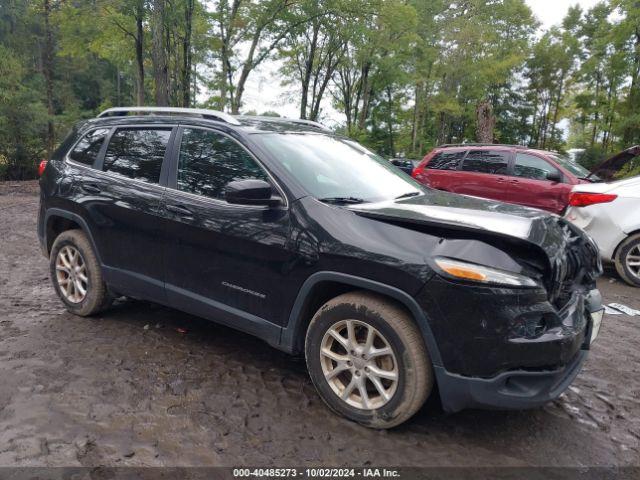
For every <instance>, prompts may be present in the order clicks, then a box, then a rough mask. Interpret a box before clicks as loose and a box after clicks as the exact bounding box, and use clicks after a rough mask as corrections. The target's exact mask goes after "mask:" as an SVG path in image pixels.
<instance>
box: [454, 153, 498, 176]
mask: <svg viewBox="0 0 640 480" xmlns="http://www.w3.org/2000/svg"><path fill="white" fill-rule="evenodd" d="M508 168H509V152H502V151H499V150H470V151H469V153H468V154H467V156H466V157H465V159H464V162H463V163H462V170H464V171H467V172H479V173H490V174H494V175H506V173H507V170H508Z"/></svg>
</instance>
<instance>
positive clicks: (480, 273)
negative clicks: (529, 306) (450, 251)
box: [434, 257, 538, 287]
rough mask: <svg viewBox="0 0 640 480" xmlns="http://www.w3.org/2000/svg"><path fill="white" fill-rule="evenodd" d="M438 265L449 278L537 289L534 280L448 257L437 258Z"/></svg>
mask: <svg viewBox="0 0 640 480" xmlns="http://www.w3.org/2000/svg"><path fill="white" fill-rule="evenodd" d="M434 260H435V262H436V265H438V267H440V268H441V269H442V272H443V273H445V274H446V275H447V276H449V277H453V278H456V279H459V280H470V281H472V282H480V283H490V284H497V285H507V286H512V287H537V286H538V284H537V283H536V282H535V280H533V279H532V278H529V277H526V276H524V275H519V274H517V273H511V272H505V271H503V270H498V269H495V268H491V267H485V266H484V265H477V264H475V263H468V262H463V261H460V260H454V259H452V258H446V257H436V258H435V259H434Z"/></svg>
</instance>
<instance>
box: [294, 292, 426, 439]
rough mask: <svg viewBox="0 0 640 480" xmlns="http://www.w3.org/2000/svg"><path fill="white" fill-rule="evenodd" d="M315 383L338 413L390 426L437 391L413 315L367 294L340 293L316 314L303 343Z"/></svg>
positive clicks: (414, 410)
mask: <svg viewBox="0 0 640 480" xmlns="http://www.w3.org/2000/svg"><path fill="white" fill-rule="evenodd" d="M305 354H306V359H307V367H308V369H309V374H310V376H311V380H312V381H313V384H314V385H315V387H316V389H317V390H318V393H319V394H320V396H321V397H322V399H323V400H324V401H325V403H327V405H328V406H329V407H330V408H331V409H332V410H334V411H335V412H337V413H339V414H341V415H343V416H345V417H347V418H349V419H351V420H354V421H356V422H358V423H361V424H363V425H366V426H369V427H374V428H390V427H394V426H396V425H399V424H400V423H402V422H404V421H405V420H407V419H409V418H410V417H411V416H412V415H413V414H414V413H415V412H416V411H418V409H419V408H420V407H421V406H422V405H423V404H424V402H425V400H426V399H427V397H428V396H429V394H430V393H431V390H432V387H433V373H432V368H431V363H430V361H429V357H428V354H427V351H426V348H425V345H424V342H423V340H422V336H421V335H420V332H419V330H418V328H417V327H416V325H415V324H414V323H413V321H412V319H411V318H410V317H409V315H408V314H407V313H406V312H405V311H404V310H403V309H402V308H401V307H399V306H398V305H396V304H395V303H393V302H392V301H388V300H386V299H385V298H384V297H381V296H378V295H375V294H372V293H369V292H353V293H347V294H344V295H340V296H339V297H336V298H334V299H332V300H330V301H329V302H327V303H326V304H325V305H323V306H322V308H320V310H318V312H317V313H316V314H315V316H314V317H313V319H312V321H311V324H310V325H309V329H308V331H307V338H306V343H305Z"/></svg>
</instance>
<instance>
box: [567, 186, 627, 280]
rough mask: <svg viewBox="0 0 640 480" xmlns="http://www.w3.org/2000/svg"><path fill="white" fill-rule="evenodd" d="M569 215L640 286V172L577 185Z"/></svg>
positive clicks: (607, 256)
mask: <svg viewBox="0 0 640 480" xmlns="http://www.w3.org/2000/svg"><path fill="white" fill-rule="evenodd" d="M569 205H570V206H569V208H568V209H567V211H566V213H565V217H566V218H567V219H568V220H569V221H571V222H573V223H574V224H575V225H577V226H578V227H580V228H582V229H583V230H584V231H585V232H587V233H588V234H589V235H590V236H591V237H592V238H593V239H594V240H595V242H596V243H597V244H598V248H599V249H600V253H601V255H602V258H603V260H605V261H609V262H613V263H615V266H616V270H617V271H618V273H619V274H620V276H621V277H622V278H623V279H624V280H625V281H626V282H627V283H629V284H630V285H633V286H635V287H640V176H638V177H632V178H628V179H625V180H619V181H615V182H610V183H592V184H584V185H576V186H575V187H574V188H573V192H572V193H571V197H570V200H569Z"/></svg>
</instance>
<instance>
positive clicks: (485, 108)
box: [476, 100, 496, 143]
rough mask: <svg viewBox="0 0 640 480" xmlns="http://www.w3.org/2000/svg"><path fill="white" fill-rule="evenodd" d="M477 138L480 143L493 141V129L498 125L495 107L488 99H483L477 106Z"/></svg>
mask: <svg viewBox="0 0 640 480" xmlns="http://www.w3.org/2000/svg"><path fill="white" fill-rule="evenodd" d="M476 121H477V125H476V140H477V141H478V142H479V143H493V129H494V128H495V126H496V117H495V116H494V115H493V107H492V106H491V102H489V101H488V100H482V101H481V102H480V103H478V105H477V107H476Z"/></svg>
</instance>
